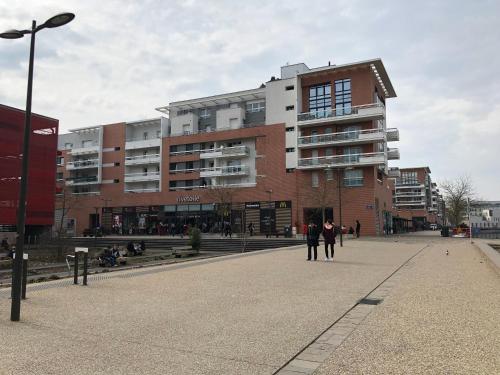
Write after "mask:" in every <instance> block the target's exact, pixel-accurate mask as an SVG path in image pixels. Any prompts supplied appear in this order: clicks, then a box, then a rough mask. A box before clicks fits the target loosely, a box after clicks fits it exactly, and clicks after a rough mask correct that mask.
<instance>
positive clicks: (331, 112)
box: [297, 103, 385, 122]
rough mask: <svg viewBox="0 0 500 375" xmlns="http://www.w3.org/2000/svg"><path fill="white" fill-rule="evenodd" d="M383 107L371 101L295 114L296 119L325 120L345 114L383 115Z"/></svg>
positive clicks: (300, 120)
mask: <svg viewBox="0 0 500 375" xmlns="http://www.w3.org/2000/svg"><path fill="white" fill-rule="evenodd" d="M384 111H385V107H384V105H383V104H382V103H372V104H364V105H357V106H353V107H346V106H344V107H341V108H328V109H325V110H321V111H312V112H304V113H299V114H298V115H297V121H298V122H302V121H311V120H325V119H335V118H338V117H346V116H353V117H354V116H358V117H361V116H368V117H369V116H371V115H375V116H377V115H383V113H384Z"/></svg>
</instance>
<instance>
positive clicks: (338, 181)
mask: <svg viewBox="0 0 500 375" xmlns="http://www.w3.org/2000/svg"><path fill="white" fill-rule="evenodd" d="M341 170H342V169H341V168H338V169H337V187H338V194H339V226H340V247H344V241H343V237H342V236H343V233H342V232H343V229H342V187H341V184H340V171H341Z"/></svg>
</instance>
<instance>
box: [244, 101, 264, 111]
mask: <svg viewBox="0 0 500 375" xmlns="http://www.w3.org/2000/svg"><path fill="white" fill-rule="evenodd" d="M265 110H266V102H258V103H247V112H251V113H253V112H262V111H265Z"/></svg>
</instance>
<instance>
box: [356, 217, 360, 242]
mask: <svg viewBox="0 0 500 375" xmlns="http://www.w3.org/2000/svg"><path fill="white" fill-rule="evenodd" d="M360 231H361V224H360V223H359V220H356V238H359V232H360Z"/></svg>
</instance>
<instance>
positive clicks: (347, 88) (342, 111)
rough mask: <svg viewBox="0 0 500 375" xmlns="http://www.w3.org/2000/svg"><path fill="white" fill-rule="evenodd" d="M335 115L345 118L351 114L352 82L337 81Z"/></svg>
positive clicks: (346, 80)
mask: <svg viewBox="0 0 500 375" xmlns="http://www.w3.org/2000/svg"><path fill="white" fill-rule="evenodd" d="M335 114H336V115H337V116H344V115H350V114H351V80H350V79H339V80H337V81H335Z"/></svg>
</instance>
